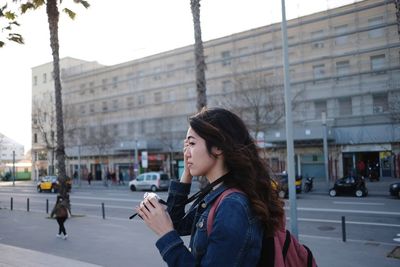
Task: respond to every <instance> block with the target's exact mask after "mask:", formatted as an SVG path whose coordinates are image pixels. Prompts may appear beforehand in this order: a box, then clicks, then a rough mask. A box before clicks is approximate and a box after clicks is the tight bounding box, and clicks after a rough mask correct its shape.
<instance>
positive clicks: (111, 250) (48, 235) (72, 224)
mask: <svg viewBox="0 0 400 267" xmlns="http://www.w3.org/2000/svg"><path fill="white" fill-rule="evenodd" d="M56 229H57V226H56V222H55V221H54V220H51V219H48V218H47V215H46V214H44V213H34V212H23V211H9V210H0V255H1V258H0V266H4V267H8V266H32V267H39V266H41V267H50V266H52V267H53V266H77V267H84V266H88V267H91V266H146V267H158V266H166V265H165V263H164V262H163V261H162V259H161V256H160V255H159V253H158V251H157V249H156V248H155V246H154V243H155V241H156V236H155V235H154V234H153V233H152V232H151V231H150V230H149V229H147V227H146V226H145V225H144V223H143V222H142V221H141V220H133V221H130V220H124V219H107V220H102V219H100V218H97V217H78V218H72V219H70V220H68V221H67V223H66V229H67V232H68V234H69V238H68V239H67V240H61V239H58V238H56V237H55V231H56ZM184 240H185V242H187V241H188V239H187V238H185V239H184ZM300 240H301V242H303V243H304V244H306V245H307V246H309V248H310V249H311V250H312V251H313V253H314V256H315V258H316V260H317V263H318V266H320V267H337V266H352V267H357V266H360V267H361V266H362V267H376V266H385V267H395V266H396V267H397V266H399V264H400V260H399V259H394V258H388V257H387V255H388V253H390V252H391V251H392V250H393V249H394V248H395V247H396V244H394V243H376V242H374V243H372V242H367V241H358V240H348V241H347V242H346V243H344V242H342V241H341V240H340V239H339V238H324V237H319V236H307V235H301V236H300Z"/></svg>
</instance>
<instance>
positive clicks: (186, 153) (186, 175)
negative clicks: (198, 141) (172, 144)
mask: <svg viewBox="0 0 400 267" xmlns="http://www.w3.org/2000/svg"><path fill="white" fill-rule="evenodd" d="M188 149H189V140H188V139H187V138H186V139H185V141H184V142H183V162H184V170H183V173H182V176H181V183H187V184H190V183H191V182H192V178H193V177H192V175H191V174H190V171H189V168H188V165H187V159H188V157H189V153H190V152H189V151H188Z"/></svg>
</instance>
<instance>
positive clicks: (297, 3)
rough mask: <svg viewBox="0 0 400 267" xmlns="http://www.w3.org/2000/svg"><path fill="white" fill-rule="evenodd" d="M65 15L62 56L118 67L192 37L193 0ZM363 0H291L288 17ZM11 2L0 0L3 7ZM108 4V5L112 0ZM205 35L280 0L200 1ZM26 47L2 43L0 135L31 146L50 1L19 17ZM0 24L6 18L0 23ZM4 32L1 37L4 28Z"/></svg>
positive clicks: (272, 11) (260, 14) (274, 17)
mask: <svg viewBox="0 0 400 267" xmlns="http://www.w3.org/2000/svg"><path fill="white" fill-rule="evenodd" d="M88 1H89V3H90V4H91V6H90V7H89V8H88V9H84V8H83V7H81V6H80V5H76V4H75V3H74V2H73V1H72V0H64V1H63V5H65V6H67V7H69V8H70V9H72V10H74V11H75V12H76V13H77V17H76V18H75V20H71V19H69V18H68V17H67V16H66V14H61V16H60V22H59V42H60V51H59V53H60V58H63V57H73V58H78V59H82V60H87V61H97V62H99V63H100V64H104V65H114V64H118V63H122V62H127V61H130V60H133V59H137V58H141V57H144V56H148V55H152V54H155V53H160V52H164V51H168V50H172V49H174V48H178V47H182V46H187V45H191V44H193V43H194V33H193V21H192V14H191V10H190V0H168V1H166V0H146V1H142V0H113V1H106V0H88ZM357 1H358V0H308V1H302V0H286V17H287V19H290V18H296V17H299V16H302V15H305V14H311V13H315V12H318V11H322V10H326V9H329V8H334V7H337V6H340V5H344V4H350V3H354V2H357ZM5 2H11V0H8V1H6V0H0V6H3V5H4V3H5ZM110 3H111V4H110ZM200 12H201V14H200V16H201V18H200V20H201V27H202V38H203V41H208V40H212V39H215V38H219V37H223V36H227V35H230V34H233V33H237V32H241V31H245V30H250V29H253V28H257V27H261V26H265V25H269V24H271V23H275V22H279V21H281V0H202V1H201V11H200ZM18 21H19V22H20V24H21V26H20V27H18V28H16V31H17V32H18V33H21V34H22V35H23V37H24V39H25V44H24V45H18V44H14V43H7V44H6V46H4V47H3V48H0V133H2V134H4V135H6V136H7V137H9V138H11V139H13V140H15V141H16V142H17V143H20V144H22V145H24V147H25V152H27V151H28V150H29V149H30V148H31V108H32V106H31V96H32V93H31V91H32V86H31V85H32V83H31V81H32V78H31V68H32V67H35V66H38V65H41V64H44V63H48V62H51V61H52V56H51V49H50V41H49V30H48V23H47V17H46V13H45V7H43V8H42V9H41V10H38V11H34V12H31V13H28V14H24V15H23V16H21V17H20V18H19V19H18ZM0 25H1V24H0ZM0 37H1V39H3V37H4V35H2V33H1V32H0Z"/></svg>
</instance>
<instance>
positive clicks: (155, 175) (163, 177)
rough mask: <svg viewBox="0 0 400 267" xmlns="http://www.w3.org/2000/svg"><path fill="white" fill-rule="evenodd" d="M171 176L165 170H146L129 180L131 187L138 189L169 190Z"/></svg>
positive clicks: (133, 189) (134, 189)
mask: <svg viewBox="0 0 400 267" xmlns="http://www.w3.org/2000/svg"><path fill="white" fill-rule="evenodd" d="M169 182H170V178H169V176H168V174H166V173H163V172H145V173H142V174H140V175H139V176H138V177H136V179H134V180H132V181H130V182H129V188H130V189H131V190H132V191H136V190H151V191H153V192H156V191H158V190H168V187H169Z"/></svg>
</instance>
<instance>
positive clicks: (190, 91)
mask: <svg viewBox="0 0 400 267" xmlns="http://www.w3.org/2000/svg"><path fill="white" fill-rule="evenodd" d="M186 95H187V98H193V97H195V96H196V90H195V89H194V88H193V87H189V88H186Z"/></svg>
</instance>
